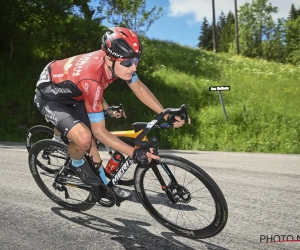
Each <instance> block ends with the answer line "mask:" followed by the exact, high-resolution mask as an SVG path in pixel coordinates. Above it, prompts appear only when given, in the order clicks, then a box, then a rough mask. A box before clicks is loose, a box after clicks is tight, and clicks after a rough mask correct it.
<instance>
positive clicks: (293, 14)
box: [288, 4, 298, 20]
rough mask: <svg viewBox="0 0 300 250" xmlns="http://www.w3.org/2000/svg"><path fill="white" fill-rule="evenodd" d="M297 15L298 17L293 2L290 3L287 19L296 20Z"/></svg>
mask: <svg viewBox="0 0 300 250" xmlns="http://www.w3.org/2000/svg"><path fill="white" fill-rule="evenodd" d="M297 17H298V10H297V9H296V7H295V4H292V5H291V9H290V12H289V16H288V20H296V19H297Z"/></svg>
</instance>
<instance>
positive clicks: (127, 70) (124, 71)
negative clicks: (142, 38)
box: [114, 58, 138, 81]
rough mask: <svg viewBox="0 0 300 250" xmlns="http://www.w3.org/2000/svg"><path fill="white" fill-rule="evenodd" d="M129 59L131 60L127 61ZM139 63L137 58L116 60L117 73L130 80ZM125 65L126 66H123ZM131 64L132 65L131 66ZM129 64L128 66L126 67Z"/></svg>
mask: <svg viewBox="0 0 300 250" xmlns="http://www.w3.org/2000/svg"><path fill="white" fill-rule="evenodd" d="M127 60H129V61H127ZM137 64H138V59H137V58H132V59H117V60H116V62H115V68H114V70H115V74H116V75H117V76H118V77H120V78H121V79H123V80H126V81H128V80H130V79H131V78H132V74H133V73H134V72H135V71H136V68H137ZM123 65H125V66H123ZM129 65H131V66H129ZM126 66H127V67H126Z"/></svg>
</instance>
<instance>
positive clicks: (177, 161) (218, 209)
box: [134, 154, 228, 238]
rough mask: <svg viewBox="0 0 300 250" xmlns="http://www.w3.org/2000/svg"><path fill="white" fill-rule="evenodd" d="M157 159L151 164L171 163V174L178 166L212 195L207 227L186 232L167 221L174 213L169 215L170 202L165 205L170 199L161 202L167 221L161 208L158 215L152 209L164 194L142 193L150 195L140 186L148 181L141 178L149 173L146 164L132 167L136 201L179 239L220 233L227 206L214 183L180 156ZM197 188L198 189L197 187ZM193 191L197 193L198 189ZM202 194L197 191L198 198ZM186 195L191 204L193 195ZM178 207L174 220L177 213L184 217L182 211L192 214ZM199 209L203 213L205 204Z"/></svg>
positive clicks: (161, 156)
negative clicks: (155, 162)
mask: <svg viewBox="0 0 300 250" xmlns="http://www.w3.org/2000/svg"><path fill="white" fill-rule="evenodd" d="M159 156H160V160H159V162H158V163H157V164H155V165H160V164H167V165H168V164H174V172H175V167H178V168H179V170H181V169H183V171H188V174H193V175H194V176H195V179H198V180H200V182H201V183H202V184H203V186H204V187H206V188H207V191H208V193H209V194H210V195H211V196H212V197H210V198H212V203H215V210H214V209H211V210H212V211H211V214H212V216H211V217H212V218H211V220H208V221H209V222H208V223H210V224H208V226H206V227H205V228H201V229H198V228H197V229H190V228H187V226H186V224H184V225H185V227H183V226H179V225H177V224H175V223H173V222H172V221H170V218H171V217H172V216H173V215H174V213H173V214H171V213H170V211H171V208H172V206H175V205H173V204H172V203H171V202H169V201H170V200H168V203H167V202H166V203H164V204H166V206H168V207H167V208H168V209H169V210H170V211H169V214H168V215H167V216H168V219H167V217H166V216H163V215H162V211H163V209H164V208H163V206H161V207H160V211H161V212H159V211H158V209H156V208H155V207H156V204H154V203H155V202H156V203H158V204H159V205H160V203H159V202H157V200H158V198H160V197H164V198H168V197H167V196H166V195H165V192H163V194H162V195H159V194H156V193H155V192H153V194H154V195H152V196H151V195H149V194H148V195H147V194H146V192H148V193H149V192H150V191H149V189H147V188H146V189H147V191H146V189H145V187H144V185H145V182H146V181H147V178H148V177H146V178H145V175H146V174H147V171H149V173H150V171H151V170H150V169H151V165H150V164H149V165H139V166H138V167H137V168H136V170H135V175H134V186H135V190H136V193H137V195H138V198H139V200H140V202H141V203H142V204H143V206H144V207H145V208H146V210H147V211H148V213H149V214H150V215H151V216H152V217H153V218H154V219H155V220H156V221H158V222H159V223H160V224H161V225H163V226H164V227H166V228H168V229H169V230H171V231H173V232H175V233H177V234H179V235H182V236H185V237H188V238H209V237H212V236H215V235H217V234H218V233H220V232H221V231H222V230H223V229H224V227H225V225H226V223H227V219H228V208H227V203H226V200H225V197H224V195H223V193H222V191H221V189H220V188H219V187H218V185H217V184H216V182H215V181H214V180H213V179H212V178H211V177H210V176H209V175H208V174H207V173H206V172H205V171H204V170H203V169H201V168H200V167H199V166H197V165H195V164H194V163H192V162H190V161H188V160H186V159H184V158H182V157H178V156H174V155H168V154H160V155H159ZM177 171H178V170H177ZM150 176H151V175H150ZM152 176H154V177H155V178H156V176H155V175H152ZM152 176H151V178H153V177H152ZM180 176H181V175H180ZM182 178H183V177H182ZM184 178H186V177H184ZM150 181H151V182H150ZM192 182H193V181H192ZM149 183H151V184H152V185H153V180H150V179H149ZM159 188H160V190H161V188H162V187H159ZM197 188H198V186H197ZM197 192H198V193H199V192H200V190H199V191H197ZM202 192H203V191H201V195H202ZM198 193H197V194H198ZM189 194H190V196H191V201H192V199H194V200H197V199H196V197H194V198H193V196H195V195H191V194H192V193H191V192H190V193H189ZM197 194H196V196H197ZM197 198H199V197H197ZM200 198H206V197H200ZM150 200H153V201H150ZM164 204H163V205H164ZM182 204H184V203H182ZM182 204H180V205H179V208H180V211H179V210H175V211H177V218H179V212H181V213H182V214H185V212H186V211H187V212H189V211H193V212H194V210H188V208H189V205H185V204H184V205H182ZM159 205H157V206H159ZM176 205H177V204H176ZM181 205H182V207H181ZM201 206H202V207H201V209H202V211H203V210H204V208H203V207H205V206H206V204H205V202H204V203H203V202H202V203H201ZM190 207H191V209H192V208H194V207H192V206H190ZM194 209H195V208H194ZM196 209H197V210H198V209H199V208H198V207H196ZM209 209H210V208H209ZM166 210H167V209H166ZM202 211H201V214H200V216H203V215H202ZM194 214H195V215H194ZM194 214H192V213H191V217H193V216H196V213H195V212H194ZM185 216H186V215H185ZM173 217H174V216H173ZM203 217H204V216H203ZM183 218H184V216H183V215H182V219H183ZM187 218H188V217H187ZM195 218H198V217H197V216H196V217H195ZM179 219H180V218H179ZM198 219H199V218H198ZM190 222H191V224H193V221H191V220H190ZM194 222H195V220H194ZM188 223H189V222H188Z"/></svg>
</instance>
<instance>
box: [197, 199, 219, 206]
mask: <svg viewBox="0 0 300 250" xmlns="http://www.w3.org/2000/svg"><path fill="white" fill-rule="evenodd" d="M195 200H197V199H195ZM197 201H200V202H202V203H204V204H206V205H209V206H212V207H215V205H211V204H208V203H206V202H204V201H202V200H197Z"/></svg>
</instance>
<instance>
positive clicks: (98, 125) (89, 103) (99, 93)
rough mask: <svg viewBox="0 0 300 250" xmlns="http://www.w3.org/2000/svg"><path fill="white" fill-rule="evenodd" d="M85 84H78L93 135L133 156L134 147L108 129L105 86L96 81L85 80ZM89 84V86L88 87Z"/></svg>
mask: <svg viewBox="0 0 300 250" xmlns="http://www.w3.org/2000/svg"><path fill="white" fill-rule="evenodd" d="M84 84H85V86H83V83H82V84H78V85H77V86H78V87H79V89H80V90H81V91H82V93H83V96H84V102H85V109H86V112H87V114H88V117H89V120H90V124H91V129H92V133H93V135H94V136H95V137H96V139H97V140H99V141H101V142H102V143H103V144H105V145H107V146H109V147H111V148H113V149H115V150H119V151H120V152H122V153H124V154H126V155H128V156H130V157H132V155H133V151H134V148H133V147H131V146H129V145H128V144H126V143H124V142H122V141H121V140H120V139H119V138H118V137H116V136H114V135H113V134H111V133H110V132H108V131H107V129H106V127H105V118H104V113H103V106H102V99H103V90H104V89H103V87H102V86H101V85H100V84H99V83H98V82H95V81H92V80H89V81H84ZM87 84H88V87H87Z"/></svg>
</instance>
